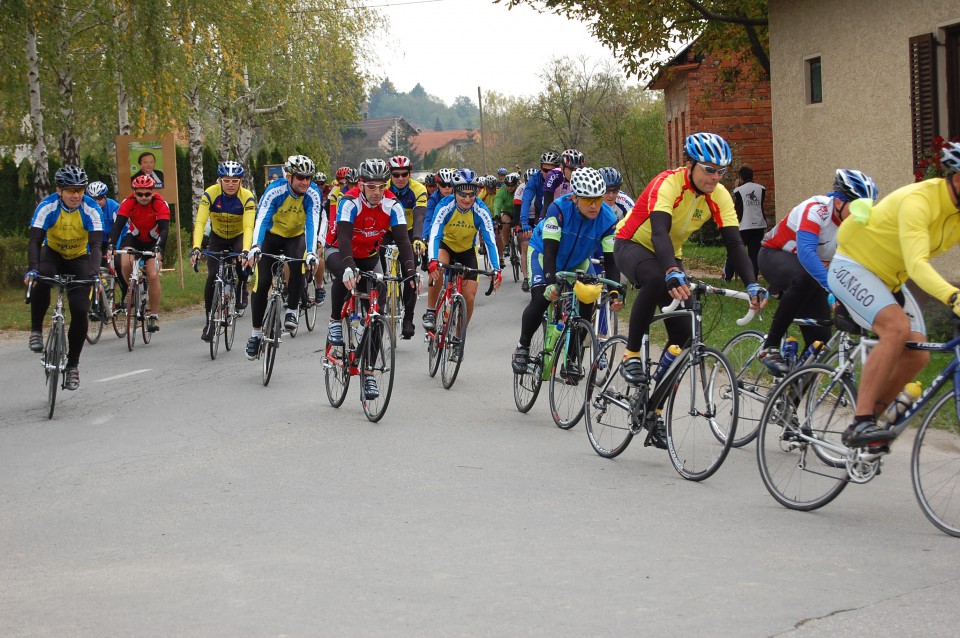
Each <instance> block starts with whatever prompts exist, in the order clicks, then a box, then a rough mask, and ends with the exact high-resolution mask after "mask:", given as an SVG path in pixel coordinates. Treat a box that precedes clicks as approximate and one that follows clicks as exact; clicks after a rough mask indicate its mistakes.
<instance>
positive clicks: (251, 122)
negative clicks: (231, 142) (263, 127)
mask: <svg viewBox="0 0 960 638" xmlns="http://www.w3.org/2000/svg"><path fill="white" fill-rule="evenodd" d="M243 105H244V108H243V114H242V115H241V116H240V122H239V124H240V126H239V130H238V131H237V161H238V162H240V164H241V165H242V166H243V167H244V168H247V169H252V167H253V166H252V164H250V156H251V154H252V147H253V134H254V133H255V132H256V130H257V121H256V118H255V116H254V113H255V109H254V108H253V103H252V101H249V100H244V102H243ZM247 175H248V176H249V177H248V178H247V179H246V180H245V182H246V186H247V188H249V189H250V190H251V191H252V192H253V195H254V197H256V195H257V186H256V182H257V180H256V177H257V176H256V175H254V174H253V172H252V170H249V171H248V172H247Z"/></svg>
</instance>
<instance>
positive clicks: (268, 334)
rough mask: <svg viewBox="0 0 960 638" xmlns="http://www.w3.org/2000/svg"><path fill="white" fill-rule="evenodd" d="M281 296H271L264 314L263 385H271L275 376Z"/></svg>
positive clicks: (261, 344) (280, 328) (262, 344)
mask: <svg viewBox="0 0 960 638" xmlns="http://www.w3.org/2000/svg"><path fill="white" fill-rule="evenodd" d="M281 320H282V318H281V316H280V296H279V295H271V297H270V301H268V302H267V310H266V312H265V313H264V314H263V340H262V342H261V343H260V356H261V357H263V385H267V384H268V383H270V376H271V375H272V374H273V362H274V361H275V360H276V358H277V347H278V346H279V345H280V331H281V330H282V326H281V325H280V322H281Z"/></svg>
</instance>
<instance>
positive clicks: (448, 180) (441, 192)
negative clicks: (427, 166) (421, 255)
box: [423, 168, 457, 244]
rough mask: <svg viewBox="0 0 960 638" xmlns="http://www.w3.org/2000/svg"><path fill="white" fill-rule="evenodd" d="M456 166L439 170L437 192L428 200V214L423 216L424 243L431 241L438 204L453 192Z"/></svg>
mask: <svg viewBox="0 0 960 638" xmlns="http://www.w3.org/2000/svg"><path fill="white" fill-rule="evenodd" d="M456 172H457V169H455V168H441V169H440V170H439V171H437V177H436V179H437V192H436V193H434V194H433V195H431V196H430V199H428V200H427V214H426V215H425V216H424V218H423V243H424V244H427V243H428V242H429V241H430V227H431V226H433V216H434V213H435V212H436V210H437V204H439V203H440V201H441V200H443V199H444V198H445V197H449V196H450V195H452V194H453V176H454V175H455V174H456Z"/></svg>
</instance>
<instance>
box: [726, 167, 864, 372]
mask: <svg viewBox="0 0 960 638" xmlns="http://www.w3.org/2000/svg"><path fill="white" fill-rule="evenodd" d="M861 198H868V199H870V200H873V201H876V199H877V185H876V184H875V183H874V181H873V180H872V179H871V178H870V177H869V176H867V175H865V174H864V173H862V172H860V171H857V170H852V169H845V168H841V169H838V170H837V172H836V175H835V176H834V180H833V191H831V192H829V193H827V194H826V195H815V196H814V197H811V198H810V199H807V200H805V201H803V202H801V203H800V204H798V205H797V206H796V207H795V208H794V209H793V210H791V211H790V212H789V213H788V214H787V216H786V217H784V218H783V219H781V220H780V222H779V223H778V224H777V225H776V226H774V227H773V228H772V229H771V230H770V232H768V233H767V234H766V236H764V238H763V246H762V248H761V249H760V257H759V263H760V264H761V266H762V268H763V272H764V276H765V277H766V278H767V281H768V282H769V285H770V287H771V288H774V289H777V290H780V291H782V293H783V294H782V295H781V297H780V305H779V306H777V311H776V312H775V313H774V314H773V321H771V323H770V331H769V332H768V333H767V337H766V339H765V340H764V342H763V351H762V352H761V353H760V360H761V361H762V362H763V364H764V365H765V366H766V367H767V369H769V370H770V372H772V373H773V374H774V375H776V376H783V375H784V374H786V373H787V372H788V371H789V370H790V366H789V365H788V364H787V362H786V360H784V358H783V355H782V354H781V353H780V340H781V339H783V337H784V335H786V334H787V329H788V328H789V327H790V323H791V322H792V321H793V319H794V318H795V317H798V316H801V313H802V315H803V316H804V317H807V318H810V319H829V318H830V306H829V305H828V304H827V293H828V292H830V288H829V286H828V285H827V268H826V266H825V265H824V264H828V263H830V261H831V260H832V259H833V254H834V253H835V252H836V250H837V230H838V229H839V227H840V222H842V221H843V220H844V219H846V218H847V217H848V216H849V215H850V203H851V202H853V201H855V200H857V199H861ZM740 235H741V236H742V235H743V231H740ZM800 332H802V333H803V340H804V342H805V347H807V348H809V347H810V346H811V344H813V342H814V341H821V342H824V343H825V342H826V341H827V340H828V339H830V327H829V326H801V327H800Z"/></svg>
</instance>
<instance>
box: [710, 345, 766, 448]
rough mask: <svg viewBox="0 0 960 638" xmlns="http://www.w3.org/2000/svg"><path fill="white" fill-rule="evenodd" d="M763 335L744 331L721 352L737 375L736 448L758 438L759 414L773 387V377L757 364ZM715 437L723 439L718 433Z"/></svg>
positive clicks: (760, 362) (761, 364)
mask: <svg viewBox="0 0 960 638" xmlns="http://www.w3.org/2000/svg"><path fill="white" fill-rule="evenodd" d="M765 339H766V336H765V335H764V334H763V333H762V332H760V331H759V330H744V331H743V332H740V333H738V334H735V335H734V336H733V337H731V338H730V340H729V341H727V343H726V345H724V346H723V348H721V350H720V352H722V353H723V355H724V356H725V357H726V358H727V361H729V362H730V365H731V366H733V371H734V373H735V374H736V375H737V392H738V393H739V394H740V406H739V411H738V415H737V433H736V436H735V437H734V439H733V443H732V445H733V447H736V448H739V447H743V446H745V445H747V444H749V443H750V442H751V441H753V440H754V439H755V438H757V432H759V431H760V415H762V414H763V408H764V406H766V404H767V396H768V395H769V394H770V390H771V389H772V388H773V386H774V385H776V381H777V380H776V377H774V376H773V375H772V374H770V371H769V370H767V366H765V365H763V362H762V361H760V356H759V355H760V349H761V348H762V347H763V342H764V340H765ZM717 436H718V437H722V436H725V434H724V433H721V432H718V433H717Z"/></svg>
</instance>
